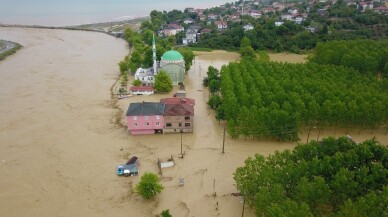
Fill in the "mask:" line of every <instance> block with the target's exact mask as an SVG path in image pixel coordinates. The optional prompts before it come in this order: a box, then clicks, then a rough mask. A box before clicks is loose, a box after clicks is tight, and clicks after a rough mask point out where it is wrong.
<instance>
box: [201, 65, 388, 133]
mask: <svg viewBox="0 0 388 217" xmlns="http://www.w3.org/2000/svg"><path fill="white" fill-rule="evenodd" d="M205 85H207V86H208V87H209V91H210V92H211V96H210V99H209V101H208V105H209V106H210V107H211V108H213V109H215V110H216V118H217V119H220V120H221V119H222V120H227V123H228V126H227V129H228V133H229V134H230V135H231V136H232V137H234V138H236V137H239V136H243V137H245V138H247V137H251V138H259V139H260V138H264V139H272V138H274V139H278V140H290V141H295V140H298V135H299V132H300V130H301V127H302V126H303V125H304V126H306V127H309V128H311V127H318V128H324V127H327V126H331V127H333V126H334V127H336V128H349V127H353V126H356V127H359V128H360V129H364V128H366V127H368V128H373V129H374V128H376V127H379V126H381V125H383V124H387V120H388V81H387V80H386V79H377V78H376V77H375V76H373V75H371V74H360V73H359V72H358V71H357V70H355V69H353V68H347V67H343V66H333V65H318V64H316V63H308V64H290V63H275V62H263V61H258V60H255V59H248V60H247V59H243V60H242V61H241V62H240V63H230V64H229V65H226V66H223V67H222V69H221V72H219V71H218V70H217V69H215V68H213V67H209V70H208V78H207V80H206V82H205Z"/></svg>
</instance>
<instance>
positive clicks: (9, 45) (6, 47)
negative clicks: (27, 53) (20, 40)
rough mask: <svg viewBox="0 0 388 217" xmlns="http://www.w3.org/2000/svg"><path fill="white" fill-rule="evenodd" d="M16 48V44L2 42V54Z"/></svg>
mask: <svg viewBox="0 0 388 217" xmlns="http://www.w3.org/2000/svg"><path fill="white" fill-rule="evenodd" d="M14 47H15V44H14V43H12V42H9V41H4V40H0V54H1V53H4V52H6V51H8V50H10V49H12V48H14Z"/></svg>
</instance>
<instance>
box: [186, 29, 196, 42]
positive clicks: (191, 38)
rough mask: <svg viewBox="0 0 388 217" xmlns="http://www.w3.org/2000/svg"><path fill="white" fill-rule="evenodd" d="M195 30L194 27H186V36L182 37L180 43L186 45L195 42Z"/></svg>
mask: <svg viewBox="0 0 388 217" xmlns="http://www.w3.org/2000/svg"><path fill="white" fill-rule="evenodd" d="M197 32H198V30H196V29H188V30H187V31H186V38H183V39H182V43H183V44H184V45H188V44H190V43H196V42H197Z"/></svg>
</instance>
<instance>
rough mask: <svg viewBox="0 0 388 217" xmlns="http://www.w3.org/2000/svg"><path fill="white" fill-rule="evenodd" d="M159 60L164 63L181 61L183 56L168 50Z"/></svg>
mask: <svg viewBox="0 0 388 217" xmlns="http://www.w3.org/2000/svg"><path fill="white" fill-rule="evenodd" d="M161 60H165V61H177V60H183V56H182V54H181V53H179V52H178V51H176V50H169V51H167V52H166V53H164V54H163V56H162V58H161Z"/></svg>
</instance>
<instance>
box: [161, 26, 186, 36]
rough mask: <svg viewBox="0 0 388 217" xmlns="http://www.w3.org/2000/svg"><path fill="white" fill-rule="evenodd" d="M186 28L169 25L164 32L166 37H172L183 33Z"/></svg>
mask: <svg viewBox="0 0 388 217" xmlns="http://www.w3.org/2000/svg"><path fill="white" fill-rule="evenodd" d="M183 30H184V28H183V27H182V26H180V25H178V24H175V23H174V24H169V25H167V26H165V27H164V28H163V30H162V32H163V35H164V36H171V35H176V34H178V33H179V32H181V31H183Z"/></svg>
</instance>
